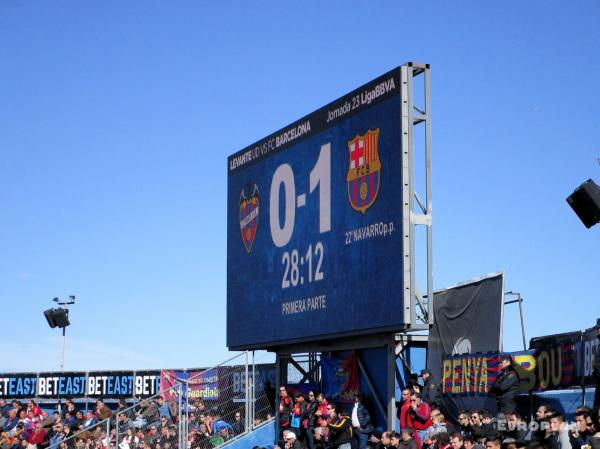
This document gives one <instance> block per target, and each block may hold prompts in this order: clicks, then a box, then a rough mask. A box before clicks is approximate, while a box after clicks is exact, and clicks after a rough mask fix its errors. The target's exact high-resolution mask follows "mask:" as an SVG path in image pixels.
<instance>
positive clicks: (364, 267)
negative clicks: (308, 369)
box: [227, 68, 404, 350]
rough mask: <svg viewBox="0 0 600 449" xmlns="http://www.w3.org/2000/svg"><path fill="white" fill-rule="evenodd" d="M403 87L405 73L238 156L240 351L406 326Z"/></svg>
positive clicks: (233, 277) (231, 267) (230, 318)
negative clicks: (401, 97)
mask: <svg viewBox="0 0 600 449" xmlns="http://www.w3.org/2000/svg"><path fill="white" fill-rule="evenodd" d="M400 87H401V86H400V68H397V69H394V70H392V71H390V72H388V73H386V74H384V75H382V76H380V77H379V78H377V79H375V80H373V81H372V82H370V83H368V84H366V85H364V86H362V87H360V88H358V89H356V90H355V91H353V92H351V93H349V94H348V95H346V96H344V97H342V98H340V99H338V100H336V101H334V102H332V103H330V104H329V105H327V106H324V107H323V108H321V109H319V110H317V111H316V112H314V113H312V114H310V115H308V116H306V117H304V118H302V119H300V120H298V121H297V122H295V123H293V124H292V125H290V126H287V127H285V128H283V129H281V130H279V131H277V132H275V133H273V134H271V135H270V136H268V137H266V138H264V139H262V140H260V141H259V142H256V143H255V144H252V145H250V146H248V147H246V148H244V149H243V150H241V151H239V152H237V153H235V154H233V155H232V156H230V157H229V158H228V161H227V172H228V193H227V198H228V199H227V345H228V347H229V348H230V349H234V350H239V349H253V348H261V347H266V346H269V345H271V346H272V345H280V344H284V343H286V342H298V341H314V340H317V339H318V340H323V339H332V338H337V337H339V336H341V335H351V334H352V335H355V334H358V333H363V334H364V333H374V332H382V331H395V330H398V329H400V328H401V327H402V325H403V324H404V323H403V321H404V315H403V305H402V302H403V291H404V283H403V278H402V275H401V273H403V272H404V266H403V257H400V255H402V254H403V248H402V241H403V235H402V225H403V217H402V201H403V200H402V183H403V173H402V150H401V130H400V124H401V99H400ZM364 311H368V313H364ZM332 315H336V316H343V317H344V318H343V319H335V320H332V319H331V317H332ZM266 317H267V318H268V319H267V320H265V318H266Z"/></svg>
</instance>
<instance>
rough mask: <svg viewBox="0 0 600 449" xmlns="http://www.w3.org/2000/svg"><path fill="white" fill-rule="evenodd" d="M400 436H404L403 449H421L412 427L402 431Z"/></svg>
mask: <svg viewBox="0 0 600 449" xmlns="http://www.w3.org/2000/svg"><path fill="white" fill-rule="evenodd" d="M400 435H401V436H402V447H403V449H419V445H418V443H417V442H416V441H415V434H414V431H413V430H412V429H411V428H410V427H406V428H404V429H402V431H401V432H400Z"/></svg>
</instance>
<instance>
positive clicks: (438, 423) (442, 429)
mask: <svg viewBox="0 0 600 449" xmlns="http://www.w3.org/2000/svg"><path fill="white" fill-rule="evenodd" d="M431 421H432V423H433V424H432V425H431V427H429V428H428V429H427V430H426V431H425V437H424V443H425V444H426V445H430V444H431V443H432V440H433V437H434V436H435V435H437V434H438V433H448V428H447V426H446V417H445V416H444V415H442V414H441V413H440V411H439V410H435V411H432V412H431ZM459 433H460V432H459ZM461 437H462V434H461Z"/></svg>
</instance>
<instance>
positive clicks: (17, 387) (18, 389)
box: [0, 373, 37, 399]
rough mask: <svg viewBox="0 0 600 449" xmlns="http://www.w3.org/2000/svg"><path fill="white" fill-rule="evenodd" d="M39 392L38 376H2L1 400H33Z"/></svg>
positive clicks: (0, 382) (0, 385)
mask: <svg viewBox="0 0 600 449" xmlns="http://www.w3.org/2000/svg"><path fill="white" fill-rule="evenodd" d="M36 392H37V374H8V373H6V374H0V398H11V399H12V398H14V399H22V398H31V397H35V396H36Z"/></svg>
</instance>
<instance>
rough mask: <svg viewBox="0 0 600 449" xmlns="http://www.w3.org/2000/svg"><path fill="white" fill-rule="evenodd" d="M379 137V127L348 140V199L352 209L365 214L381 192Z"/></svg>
mask: <svg viewBox="0 0 600 449" xmlns="http://www.w3.org/2000/svg"><path fill="white" fill-rule="evenodd" d="M378 139H379V128H377V129H375V130H368V131H367V133H366V134H363V135H362V136H361V135H358V136H356V137H355V138H354V139H352V140H350V141H348V153H349V155H350V162H349V164H348V175H347V176H346V181H347V182H348V201H350V205H351V206H352V209H354V210H355V211H358V212H361V213H363V214H364V213H365V212H366V211H367V209H368V208H369V207H371V206H372V205H373V203H374V202H375V199H376V198H377V194H378V193H379V185H380V181H381V161H380V160H379V151H378V148H377V141H378Z"/></svg>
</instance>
